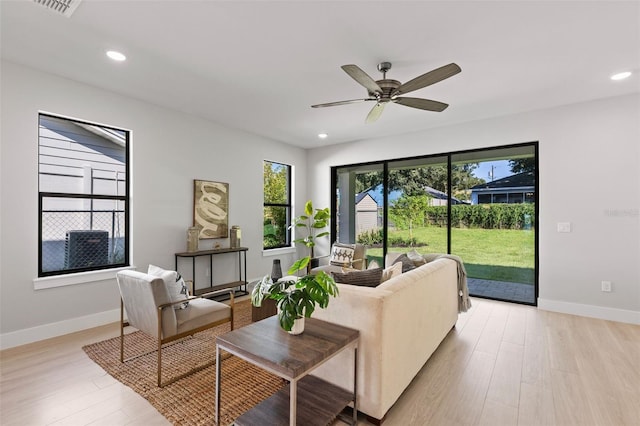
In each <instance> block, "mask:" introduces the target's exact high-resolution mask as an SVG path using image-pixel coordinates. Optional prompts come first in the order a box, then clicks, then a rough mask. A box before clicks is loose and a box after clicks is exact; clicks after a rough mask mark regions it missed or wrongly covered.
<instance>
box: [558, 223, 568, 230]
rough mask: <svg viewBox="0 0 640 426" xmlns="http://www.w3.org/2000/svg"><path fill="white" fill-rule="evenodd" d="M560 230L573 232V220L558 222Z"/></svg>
mask: <svg viewBox="0 0 640 426" xmlns="http://www.w3.org/2000/svg"><path fill="white" fill-rule="evenodd" d="M558 232H571V222H558Z"/></svg>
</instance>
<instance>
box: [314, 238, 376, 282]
mask: <svg viewBox="0 0 640 426" xmlns="http://www.w3.org/2000/svg"><path fill="white" fill-rule="evenodd" d="M338 244H339V243H334V244H333V245H332V246H331V253H332V254H330V255H327V256H323V257H326V258H328V259H329V260H328V264H326V265H320V266H317V267H315V268H313V269H311V273H312V274H314V275H315V274H317V273H318V272H319V271H323V272H326V273H327V274H330V273H331V272H342V268H351V269H360V270H362V269H367V259H366V258H365V252H366V250H367V248H366V246H364V245H363V244H343V245H344V246H351V247H352V248H353V253H352V256H351V257H349V258H343V259H342V260H344V263H343V264H342V265H337V264H333V263H332V262H331V259H332V258H333V257H334V256H333V255H334V252H335V250H336V245H338Z"/></svg>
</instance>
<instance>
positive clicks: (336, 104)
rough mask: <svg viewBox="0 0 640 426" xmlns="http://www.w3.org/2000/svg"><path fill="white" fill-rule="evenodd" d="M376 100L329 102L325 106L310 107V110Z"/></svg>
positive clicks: (374, 99)
mask: <svg viewBox="0 0 640 426" xmlns="http://www.w3.org/2000/svg"><path fill="white" fill-rule="evenodd" d="M376 100H377V99H376V98H366V99H351V100H348V101H338V102H329V103H326V104H318V105H311V108H324V107H331V106H338V105H348V104H357V103H358V102H366V101H376Z"/></svg>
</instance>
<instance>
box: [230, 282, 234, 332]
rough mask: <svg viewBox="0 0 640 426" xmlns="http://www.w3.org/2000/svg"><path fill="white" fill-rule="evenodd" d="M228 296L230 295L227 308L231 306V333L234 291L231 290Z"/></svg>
mask: <svg viewBox="0 0 640 426" xmlns="http://www.w3.org/2000/svg"><path fill="white" fill-rule="evenodd" d="M229 295H230V300H229V306H231V331H233V308H234V304H235V291H234V290H231V292H230V293H229Z"/></svg>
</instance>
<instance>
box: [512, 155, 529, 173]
mask: <svg viewBox="0 0 640 426" xmlns="http://www.w3.org/2000/svg"><path fill="white" fill-rule="evenodd" d="M509 167H510V168H511V173H513V174H516V173H524V172H533V171H535V168H536V162H535V158H534V157H528V158H518V159H516V160H509Z"/></svg>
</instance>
